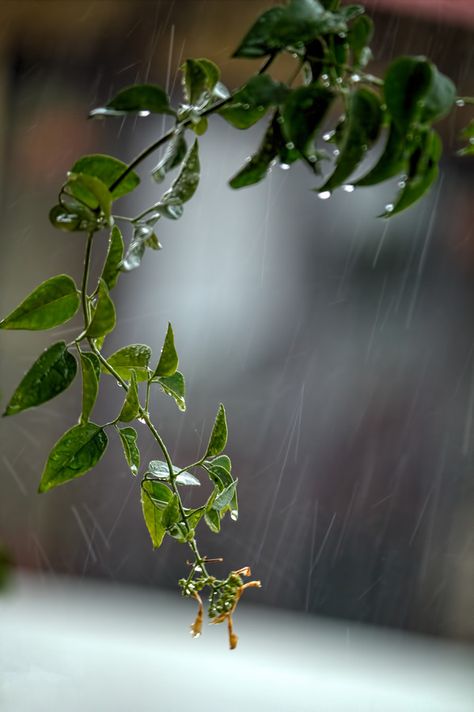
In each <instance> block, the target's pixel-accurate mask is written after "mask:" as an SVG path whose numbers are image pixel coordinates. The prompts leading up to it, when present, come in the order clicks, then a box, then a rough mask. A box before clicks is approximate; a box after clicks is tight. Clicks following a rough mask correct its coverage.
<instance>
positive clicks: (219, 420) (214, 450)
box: [206, 403, 227, 457]
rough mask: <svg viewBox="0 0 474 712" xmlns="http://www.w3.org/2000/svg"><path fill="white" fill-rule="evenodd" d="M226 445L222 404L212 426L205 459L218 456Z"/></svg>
mask: <svg viewBox="0 0 474 712" xmlns="http://www.w3.org/2000/svg"><path fill="white" fill-rule="evenodd" d="M226 443H227V421H226V417H225V409H224V406H223V405H222V403H221V404H220V405H219V410H218V411H217V415H216V419H215V421H214V426H213V428H212V433H211V437H210V439H209V445H208V446H207V450H206V457H212V456H213V455H219V453H221V452H222V450H223V449H224V448H225V446H226Z"/></svg>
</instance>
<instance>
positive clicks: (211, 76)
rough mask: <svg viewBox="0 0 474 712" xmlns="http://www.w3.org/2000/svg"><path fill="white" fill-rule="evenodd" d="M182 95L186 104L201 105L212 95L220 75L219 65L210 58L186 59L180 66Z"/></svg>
mask: <svg viewBox="0 0 474 712" xmlns="http://www.w3.org/2000/svg"><path fill="white" fill-rule="evenodd" d="M181 72H182V73H183V89H184V96H185V99H186V101H187V102H188V104H192V105H195V106H196V105H202V104H203V103H204V104H205V103H206V102H207V101H209V99H210V98H211V97H212V92H213V90H214V87H215V86H216V84H217V82H218V81H219V77H220V69H219V67H218V66H217V65H216V64H214V62H211V60H210V59H204V58H202V59H187V60H186V61H185V62H184V64H183V65H182V66H181Z"/></svg>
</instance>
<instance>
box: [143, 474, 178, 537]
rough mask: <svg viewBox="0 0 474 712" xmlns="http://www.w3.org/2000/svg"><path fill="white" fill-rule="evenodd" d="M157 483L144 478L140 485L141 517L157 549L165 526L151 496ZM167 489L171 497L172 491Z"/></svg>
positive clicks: (163, 534)
mask: <svg viewBox="0 0 474 712" xmlns="http://www.w3.org/2000/svg"><path fill="white" fill-rule="evenodd" d="M159 484H160V483H159V482H151V481H149V480H145V481H144V482H142V487H141V500H142V510H143V518H144V519H145V524H146V527H147V529H148V532H149V534H150V537H151V541H152V544H153V548H154V549H158V547H159V546H161V543H162V541H163V538H164V536H165V534H166V527H164V526H163V522H162V518H163V511H162V509H160V508H159V507H158V506H157V500H156V498H155V497H154V496H153V495H154V494H155V493H156V486H157V485H159ZM163 487H164V485H163ZM167 491H168V493H169V499H171V494H172V493H171V492H170V491H169V490H167ZM168 501H169V500H166V502H165V503H164V504H163V508H164V507H165V506H166V503H167V502H168Z"/></svg>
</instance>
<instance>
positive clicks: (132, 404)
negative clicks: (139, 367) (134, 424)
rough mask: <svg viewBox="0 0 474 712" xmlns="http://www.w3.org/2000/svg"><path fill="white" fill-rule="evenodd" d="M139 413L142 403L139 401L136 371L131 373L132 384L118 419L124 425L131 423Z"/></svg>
mask: <svg viewBox="0 0 474 712" xmlns="http://www.w3.org/2000/svg"><path fill="white" fill-rule="evenodd" d="M139 412H140V401H139V399H138V387H137V375H136V373H135V371H130V384H129V387H128V391H127V395H126V396H125V401H124V403H123V406H122V410H121V411H120V415H119V416H118V419H119V420H121V421H122V423H129V422H130V421H131V420H135V418H136V417H137V415H138V413H139Z"/></svg>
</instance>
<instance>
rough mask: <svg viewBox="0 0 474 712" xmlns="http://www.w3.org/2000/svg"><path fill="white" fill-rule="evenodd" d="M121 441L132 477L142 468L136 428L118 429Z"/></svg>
mask: <svg viewBox="0 0 474 712" xmlns="http://www.w3.org/2000/svg"><path fill="white" fill-rule="evenodd" d="M117 430H118V434H119V436H120V440H121V442H122V448H123V454H124V455H125V459H126V461H127V465H128V466H129V467H130V471H131V473H132V475H136V474H137V473H138V468H139V467H140V450H139V449H138V445H137V431H136V430H135V428H131V427H127V428H119V427H117Z"/></svg>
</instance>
